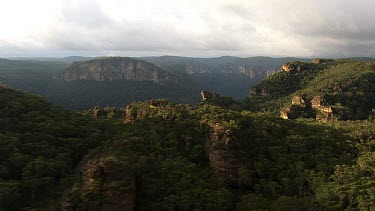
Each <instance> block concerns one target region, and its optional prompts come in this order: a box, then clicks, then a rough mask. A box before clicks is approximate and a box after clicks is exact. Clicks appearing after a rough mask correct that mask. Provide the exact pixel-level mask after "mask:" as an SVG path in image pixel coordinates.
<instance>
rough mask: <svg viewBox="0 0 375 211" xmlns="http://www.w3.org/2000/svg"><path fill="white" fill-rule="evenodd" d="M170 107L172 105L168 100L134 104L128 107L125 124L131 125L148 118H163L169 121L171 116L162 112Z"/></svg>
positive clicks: (124, 118) (125, 113) (124, 119)
mask: <svg viewBox="0 0 375 211" xmlns="http://www.w3.org/2000/svg"><path fill="white" fill-rule="evenodd" d="M168 105H170V102H169V101H168V100H149V101H147V102H145V103H132V104H130V105H128V106H126V108H125V110H124V114H123V122H124V123H131V122H134V121H135V120H139V119H145V118H147V117H163V118H165V119H167V118H168V117H169V116H168V115H162V114H161V113H160V111H161V110H162V109H163V108H165V107H166V106H168Z"/></svg>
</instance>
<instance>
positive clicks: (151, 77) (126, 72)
mask: <svg viewBox="0 0 375 211" xmlns="http://www.w3.org/2000/svg"><path fill="white" fill-rule="evenodd" d="M60 79H62V80H64V81H75V80H91V81H113V80H134V81H152V82H154V83H157V84H166V83H178V78H177V76H175V75H173V74H171V73H167V72H165V71H163V70H162V69H160V68H159V67H157V66H156V65H154V64H151V63H149V62H146V61H143V60H138V59H132V58H126V57H108V58H99V59H93V60H90V61H85V62H73V63H72V64H71V66H70V67H68V68H67V69H65V71H64V72H63V73H62V75H61V76H60Z"/></svg>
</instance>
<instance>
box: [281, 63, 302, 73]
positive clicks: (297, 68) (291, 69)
mask: <svg viewBox="0 0 375 211" xmlns="http://www.w3.org/2000/svg"><path fill="white" fill-rule="evenodd" d="M303 70H304V68H303V66H302V65H299V64H295V63H293V62H288V63H285V64H283V65H282V66H281V71H285V72H287V73H289V74H296V73H300V72H302V71H303Z"/></svg>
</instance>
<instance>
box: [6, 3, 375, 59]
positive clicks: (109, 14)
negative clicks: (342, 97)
mask: <svg viewBox="0 0 375 211" xmlns="http://www.w3.org/2000/svg"><path fill="white" fill-rule="evenodd" d="M374 11H375V1H373V0H356V1H354V0H315V1H314V0H211V1H209V0H207V1H205V0H0V57H9V56H70V55H84V56H99V55H107V56H110V55H122V56H152V55H155V56H159V55H179V56H199V57H211V56H222V55H232V56H241V57H249V56H257V55H262V56H274V57H277V56H298V57H350V56H371V57H374V56H375V12H374Z"/></svg>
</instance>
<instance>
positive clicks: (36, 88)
mask: <svg viewBox="0 0 375 211" xmlns="http://www.w3.org/2000/svg"><path fill="white" fill-rule="evenodd" d="M354 59H355V60H363V61H375V59H373V58H354ZM296 60H299V61H311V59H303V58H293V57H287V58H271V57H250V58H240V57H231V56H223V57H216V58H193V57H178V56H160V57H137V58H128V57H98V58H94V57H79V56H72V57H65V58H49V57H37V58H12V60H10V59H1V60H0V73H1V75H0V83H3V84H6V85H8V86H10V87H13V88H17V89H23V90H27V91H30V92H32V93H36V94H39V95H42V96H45V97H46V98H47V99H49V100H50V101H52V102H54V103H57V104H59V105H62V106H64V107H67V108H78V109H83V108H89V107H93V106H95V105H100V106H123V105H126V104H128V103H130V102H133V101H136V100H146V99H149V98H168V99H170V100H172V101H173V102H183V103H190V104H194V103H195V102H196V100H198V99H199V94H198V93H199V90H202V89H204V90H210V91H212V92H215V93H219V94H221V95H225V96H230V97H233V98H243V97H246V96H248V95H249V90H250V87H252V86H254V85H256V84H257V83H259V82H260V81H261V80H262V79H264V78H266V77H269V76H270V75H272V74H275V73H276V72H278V71H279V70H280V69H281V65H282V64H284V63H286V62H291V61H296ZM54 79H55V80H54ZM61 79H62V80H61ZM166 85H167V86H166Z"/></svg>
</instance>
